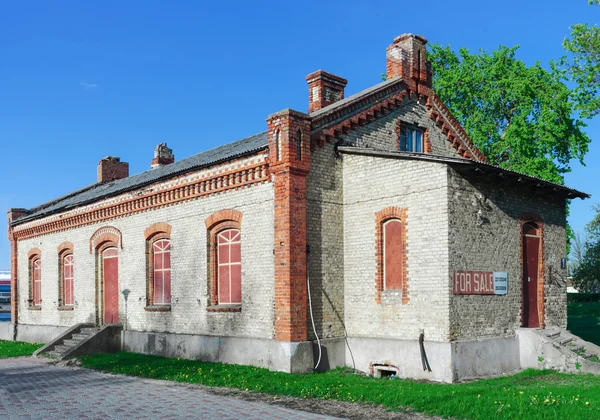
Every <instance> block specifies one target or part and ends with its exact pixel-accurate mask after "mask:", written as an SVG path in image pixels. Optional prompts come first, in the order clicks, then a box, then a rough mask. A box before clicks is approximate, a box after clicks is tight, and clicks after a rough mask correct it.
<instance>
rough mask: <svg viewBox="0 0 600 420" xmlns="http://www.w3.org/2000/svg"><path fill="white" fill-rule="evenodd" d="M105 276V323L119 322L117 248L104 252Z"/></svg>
mask: <svg viewBox="0 0 600 420" xmlns="http://www.w3.org/2000/svg"><path fill="white" fill-rule="evenodd" d="M102 264H103V266H102V273H103V276H104V323H105V324H116V323H118V322H119V255H118V252H117V248H107V249H106V250H104V252H103V253H102Z"/></svg>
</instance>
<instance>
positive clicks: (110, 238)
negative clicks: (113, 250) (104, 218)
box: [90, 226, 123, 254]
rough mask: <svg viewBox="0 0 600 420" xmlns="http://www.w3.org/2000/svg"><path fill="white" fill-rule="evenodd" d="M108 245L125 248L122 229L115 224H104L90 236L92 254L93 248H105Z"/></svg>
mask: <svg viewBox="0 0 600 420" xmlns="http://www.w3.org/2000/svg"><path fill="white" fill-rule="evenodd" d="M107 246H115V247H120V248H123V235H122V234H121V231H120V230H119V229H117V228H116V227H113V226H103V227H101V228H100V229H98V230H97V231H96V232H94V234H93V235H92V237H91V238H90V254H91V253H92V252H93V250H95V249H96V250H100V249H104V248H106V247H107Z"/></svg>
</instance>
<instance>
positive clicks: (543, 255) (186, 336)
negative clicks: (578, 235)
mask: <svg viewBox="0 0 600 420" xmlns="http://www.w3.org/2000/svg"><path fill="white" fill-rule="evenodd" d="M426 43H427V41H426V40H425V38H423V37H421V36H415V35H410V34H408V35H402V36H399V37H397V38H396V39H395V40H394V41H393V43H392V44H391V45H390V46H389V47H388V48H387V51H386V56H387V76H388V77H387V81H384V82H382V83H379V84H378V85H376V86H373V87H371V88H369V89H366V90H364V91H362V92H359V93H357V94H355V95H352V96H350V97H345V96H344V89H345V86H346V84H347V81H346V80H345V79H343V78H341V77H338V76H335V75H332V74H329V73H326V72H324V71H321V70H319V71H316V72H314V73H311V74H310V75H308V76H307V77H306V80H307V82H308V91H309V108H308V113H302V112H298V111H293V110H290V109H286V110H283V111H280V112H277V113H274V114H272V115H270V116H269V117H268V118H267V127H266V128H267V131H265V132H263V133H260V134H257V135H254V136H251V137H248V138H245V139H242V140H239V141H236V142H233V143H230V144H227V145H224V146H221V147H217V148H215V149H212V150H209V151H206V152H203V153H200V154H198V155H195V156H192V157H189V158H186V159H183V160H179V161H175V159H174V156H173V153H172V151H171V150H170V149H169V148H168V147H167V146H166V144H162V145H159V146H157V148H156V150H155V155H154V159H153V160H152V164H151V166H152V169H151V170H149V171H147V172H144V173H141V174H138V175H132V176H129V174H128V165H127V163H125V162H121V161H120V159H119V158H115V157H107V158H105V159H102V160H101V161H100V163H99V166H98V182H97V183H95V184H93V185H90V186H88V187H85V188H83V189H81V190H79V191H75V192H73V193H71V194H68V195H66V196H64V197H61V198H58V199H56V200H54V201H52V202H49V203H46V204H43V205H41V206H39V207H35V208H32V209H29V210H25V209H11V210H10V211H9V213H8V223H9V224H8V226H9V238H10V241H11V250H12V261H11V264H12V266H11V270H12V273H13V274H12V283H13V287H12V293H13V300H12V302H13V305H12V324H11V325H12V328H13V333H14V337H16V338H18V339H21V340H25V341H43V342H46V341H49V340H51V339H52V338H53V337H54V336H56V335H58V334H60V333H61V332H63V331H65V330H67V329H68V328H69V327H71V326H73V325H75V324H77V323H83V322H93V323H96V324H100V325H102V324H116V323H118V324H121V325H123V327H124V331H123V333H122V336H123V345H124V347H125V349H126V350H130V351H138V352H144V353H154V354H163V355H168V356H176V357H188V358H200V359H204V360H214V361H223V362H229V363H243V364H252V365H257V366H264V367H268V368H271V369H276V370H283V371H289V372H301V371H307V370H310V369H312V367H313V366H314V364H315V363H317V361H319V366H318V367H319V369H326V368H331V367H335V366H341V365H348V366H355V367H356V368H357V369H359V370H362V371H367V372H372V373H374V374H376V375H377V374H385V373H386V372H397V373H398V374H399V375H400V376H405V377H415V378H428V379H433V380H440V381H452V380H456V379H459V378H465V377H474V376H481V375H492V374H497V373H500V372H506V371H510V370H514V369H518V368H519V342H518V337H517V336H516V335H515V331H516V330H518V329H519V328H522V327H529V328H537V327H541V328H544V327H547V326H557V327H561V328H565V327H566V284H565V282H566V270H565V269H564V268H563V267H564V264H563V263H564V260H562V259H563V258H564V257H566V255H565V254H566V250H565V218H566V216H565V200H566V199H568V198H576V197H579V198H585V197H587V195H586V194H584V193H581V192H578V191H576V190H573V189H570V188H567V187H565V186H562V185H556V184H552V183H549V182H546V181H543V180H540V179H536V178H532V177H529V176H526V175H523V174H520V173H515V172H511V171H508V170H505V169H500V168H498V167H496V166H493V165H490V164H488V163H487V161H486V159H485V157H484V156H483V155H482V153H481V152H480V151H479V150H478V149H477V147H475V146H474V145H473V143H472V142H471V140H470V139H469V137H468V136H467V134H466V132H465V131H464V130H463V128H462V127H461V126H460V125H459V123H458V122H457V121H456V120H455V119H454V118H453V117H452V115H451V114H450V112H449V111H448V109H447V108H446V107H445V106H444V104H443V103H442V102H441V101H440V99H439V98H438V97H437V96H436V95H435V93H434V92H433V91H432V88H431V86H432V83H431V82H432V79H431V78H432V75H431V66H430V63H429V62H428V61H427V57H426V47H425V46H426ZM123 291H127V293H128V295H127V294H124V293H122V292H123ZM313 321H314V322H313ZM313 325H314V327H313ZM317 337H318V338H319V341H320V344H321V346H320V349H321V350H322V351H321V352H319V351H318V349H319V347H318V346H317V345H316V343H315V340H316V339H317Z"/></svg>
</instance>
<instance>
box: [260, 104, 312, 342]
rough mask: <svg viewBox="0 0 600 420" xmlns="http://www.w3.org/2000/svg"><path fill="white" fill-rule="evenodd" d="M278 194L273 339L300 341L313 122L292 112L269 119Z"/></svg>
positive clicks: (303, 331)
mask: <svg viewBox="0 0 600 420" xmlns="http://www.w3.org/2000/svg"><path fill="white" fill-rule="evenodd" d="M267 123H268V127H269V162H270V171H271V174H273V185H274V190H275V220H274V228H275V232H274V247H275V248H274V252H275V339H276V340H278V341H284V342H300V341H305V340H306V339H307V330H306V320H307V318H306V299H307V296H306V176H307V175H308V171H309V169H310V120H309V118H308V115H306V114H303V113H300V112H297V111H293V110H290V109H287V110H284V111H281V112H278V113H276V114H273V115H271V116H269V118H268V119H267Z"/></svg>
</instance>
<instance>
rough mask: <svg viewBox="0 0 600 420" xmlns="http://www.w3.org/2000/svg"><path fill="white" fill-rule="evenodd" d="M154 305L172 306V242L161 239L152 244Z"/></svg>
mask: <svg viewBox="0 0 600 420" xmlns="http://www.w3.org/2000/svg"><path fill="white" fill-rule="evenodd" d="M152 262H153V264H152V291H153V293H152V304H153V305H170V304H171V241H170V240H169V239H159V240H157V241H155V242H154V243H153V244H152Z"/></svg>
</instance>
